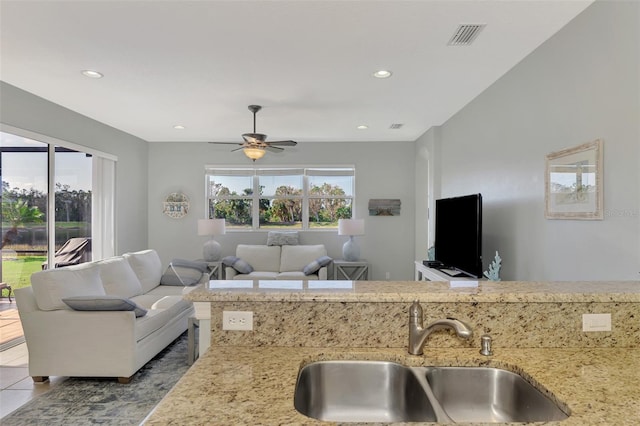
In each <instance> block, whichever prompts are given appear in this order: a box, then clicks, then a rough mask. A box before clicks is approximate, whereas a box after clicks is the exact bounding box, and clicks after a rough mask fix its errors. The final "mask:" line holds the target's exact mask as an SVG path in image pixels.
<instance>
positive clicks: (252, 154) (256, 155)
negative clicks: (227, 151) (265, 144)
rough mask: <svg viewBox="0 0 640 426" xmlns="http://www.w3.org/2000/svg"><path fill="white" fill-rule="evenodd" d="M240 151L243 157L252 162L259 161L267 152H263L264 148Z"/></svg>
mask: <svg viewBox="0 0 640 426" xmlns="http://www.w3.org/2000/svg"><path fill="white" fill-rule="evenodd" d="M242 151H243V152H244V155H246V156H247V157H249V158H250V159H252V160H253V161H256V160H259V159H261V158H262V157H264V154H266V153H267V151H265V150H264V148H257V147H256V148H252V147H247V148H242Z"/></svg>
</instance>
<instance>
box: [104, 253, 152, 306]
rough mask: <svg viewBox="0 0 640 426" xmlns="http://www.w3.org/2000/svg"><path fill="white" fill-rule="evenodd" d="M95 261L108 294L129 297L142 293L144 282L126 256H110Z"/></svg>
mask: <svg viewBox="0 0 640 426" xmlns="http://www.w3.org/2000/svg"><path fill="white" fill-rule="evenodd" d="M95 263H96V265H97V266H98V270H99V271H100V279H101V280H102V286H103V287H104V291H105V293H106V294H107V295H111V296H120V297H124V298H129V297H133V296H137V295H139V294H142V284H140V280H139V279H138V277H137V276H136V273H135V272H133V268H131V265H130V264H129V262H128V261H127V259H125V258H124V257H122V256H116V257H110V258H108V259H104V260H100V261H98V262H95Z"/></svg>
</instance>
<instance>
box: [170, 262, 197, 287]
mask: <svg viewBox="0 0 640 426" xmlns="http://www.w3.org/2000/svg"><path fill="white" fill-rule="evenodd" d="M204 272H207V263H206V262H198V261H194V260H184V259H173V260H172V261H171V263H169V267H168V268H167V270H166V271H165V273H164V274H162V277H160V284H163V285H177V286H191V285H195V284H198V283H199V282H200V278H202V274H203V273H204Z"/></svg>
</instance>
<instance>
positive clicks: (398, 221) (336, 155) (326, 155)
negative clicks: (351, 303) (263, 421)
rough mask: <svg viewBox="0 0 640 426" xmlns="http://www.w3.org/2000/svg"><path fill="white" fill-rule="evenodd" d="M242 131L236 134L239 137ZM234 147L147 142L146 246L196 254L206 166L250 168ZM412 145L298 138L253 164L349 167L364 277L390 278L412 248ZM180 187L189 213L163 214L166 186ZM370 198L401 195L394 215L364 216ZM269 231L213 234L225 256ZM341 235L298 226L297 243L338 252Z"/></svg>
mask: <svg viewBox="0 0 640 426" xmlns="http://www.w3.org/2000/svg"><path fill="white" fill-rule="evenodd" d="M238 137H240V135H238ZM233 148H234V147H233V146H229V145H226V146H225V145H211V144H206V143H173V142H163V143H153V144H149V179H148V180H149V246H150V247H153V248H155V249H157V250H158V251H159V252H160V253H161V256H162V257H163V261H164V263H165V264H166V263H167V262H169V261H170V260H171V259H172V258H174V257H178V258H185V257H186V258H198V257H202V244H203V243H204V242H205V240H206V237H199V236H197V231H196V227H197V220H198V219H200V218H204V217H205V201H204V197H205V187H204V168H205V165H215V166H242V167H247V166H249V167H250V166H251V162H250V161H249V160H248V159H247V158H246V157H245V156H244V154H243V153H242V152H240V151H238V152H234V153H231V152H229V151H231V149H233ZM413 156H414V144H413V142H405V143H401V142H396V143H383V142H379V143H378V142H376V143H371V144H369V143H367V144H365V143H300V144H298V146H297V147H295V148H288V149H287V150H286V151H285V152H284V153H282V154H272V153H268V154H267V155H266V156H265V157H264V158H263V159H261V160H259V161H258V162H257V163H256V165H257V166H333V165H355V168H356V198H357V200H356V205H355V209H354V213H355V217H357V218H363V219H364V220H365V233H366V235H364V236H361V237H356V239H357V242H358V243H359V245H360V249H361V258H363V259H367V260H368V261H369V262H370V265H371V266H370V268H371V274H370V276H369V279H376V280H384V279H385V278H386V272H389V274H390V278H391V279H392V280H408V279H412V277H413V247H414V234H413V229H414V221H415V205H414V158H413ZM177 191H180V192H184V193H185V194H186V195H187V196H188V197H189V199H190V201H191V213H190V214H188V215H187V216H186V217H185V218H183V219H171V218H169V217H167V216H165V215H164V214H163V213H162V201H163V200H164V198H165V197H166V195H167V194H169V193H171V192H177ZM370 198H399V199H400V200H401V202H402V210H401V214H400V216H395V217H373V216H369V215H368V210H367V205H368V201H369V199H370ZM266 239H267V233H266V232H263V231H257V232H239V231H229V232H227V234H226V235H223V236H220V237H216V240H217V241H219V242H220V243H221V244H222V248H223V255H225V256H226V255H231V254H234V252H235V247H236V245H237V244H240V243H248V244H265V243H266ZM345 241H346V237H343V236H338V235H337V231H332V232H323V231H304V232H303V231H301V243H302V244H325V245H326V247H327V250H328V252H329V256H331V257H333V258H336V259H337V258H341V257H342V244H344V242H345Z"/></svg>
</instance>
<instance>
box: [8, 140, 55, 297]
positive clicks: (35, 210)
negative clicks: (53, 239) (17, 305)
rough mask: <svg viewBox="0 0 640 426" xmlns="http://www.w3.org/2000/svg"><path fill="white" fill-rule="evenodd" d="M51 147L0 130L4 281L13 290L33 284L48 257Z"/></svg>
mask: <svg viewBox="0 0 640 426" xmlns="http://www.w3.org/2000/svg"><path fill="white" fill-rule="evenodd" d="M48 150H49V146H48V144H46V143H42V142H38V141H34V140H29V139H25V138H22V137H19V136H15V135H11V134H7V133H0V175H1V177H2V221H1V231H2V245H1V246H0V248H1V250H2V263H1V265H0V281H1V282H4V283H6V284H8V285H10V286H11V287H12V288H13V289H16V288H20V287H25V286H29V285H30V281H29V277H30V276H31V273H33V272H35V271H37V270H40V269H42V264H43V262H46V260H47V255H48V234H49V232H48V227H47V223H48V214H47V213H48V204H49V178H48V174H49V173H48V170H49V166H48V164H49V153H48ZM5 293H6V291H5ZM5 296H6V294H5Z"/></svg>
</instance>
